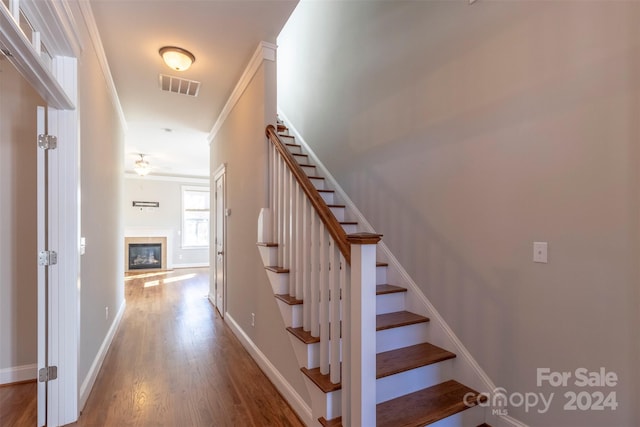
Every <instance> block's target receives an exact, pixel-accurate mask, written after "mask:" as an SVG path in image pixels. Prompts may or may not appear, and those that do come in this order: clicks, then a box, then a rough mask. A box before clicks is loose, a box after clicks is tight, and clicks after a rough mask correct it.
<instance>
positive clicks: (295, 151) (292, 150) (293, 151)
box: [286, 139, 302, 154]
mask: <svg viewBox="0 0 640 427" xmlns="http://www.w3.org/2000/svg"><path fill="white" fill-rule="evenodd" d="M286 143H287V144H295V139H293V140H289V141H287V142H286ZM287 149H288V150H289V152H290V153H291V154H302V147H301V146H299V145H296V146H295V147H294V146H291V145H287Z"/></svg>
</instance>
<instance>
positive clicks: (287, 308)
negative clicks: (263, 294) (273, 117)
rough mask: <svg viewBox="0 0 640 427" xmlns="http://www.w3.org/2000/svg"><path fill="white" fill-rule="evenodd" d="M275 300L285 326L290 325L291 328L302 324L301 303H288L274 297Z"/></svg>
mask: <svg viewBox="0 0 640 427" xmlns="http://www.w3.org/2000/svg"><path fill="white" fill-rule="evenodd" d="M276 301H277V302H278V308H279V309H280V314H281V315H282V319H283V320H284V325H285V326H291V327H292V328H298V327H300V326H302V304H296V305H289V304H287V303H286V302H284V301H282V300H279V299H276Z"/></svg>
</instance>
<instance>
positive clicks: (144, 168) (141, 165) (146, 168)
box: [133, 154, 151, 176]
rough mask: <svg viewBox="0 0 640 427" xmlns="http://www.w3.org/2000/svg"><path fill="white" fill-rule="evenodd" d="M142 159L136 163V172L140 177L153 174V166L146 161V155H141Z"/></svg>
mask: <svg viewBox="0 0 640 427" xmlns="http://www.w3.org/2000/svg"><path fill="white" fill-rule="evenodd" d="M139 156H140V159H138V160H137V161H136V165H135V167H134V168H133V170H134V171H136V173H137V174H138V175H140V176H145V175H148V174H149V172H151V165H149V162H147V161H146V160H145V159H144V154H139Z"/></svg>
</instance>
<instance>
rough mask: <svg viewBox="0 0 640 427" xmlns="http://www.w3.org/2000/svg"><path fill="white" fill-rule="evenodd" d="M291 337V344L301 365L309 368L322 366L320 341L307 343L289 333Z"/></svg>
mask: <svg viewBox="0 0 640 427" xmlns="http://www.w3.org/2000/svg"><path fill="white" fill-rule="evenodd" d="M289 338H290V339H291V345H292V346H293V350H294V352H295V353H296V358H297V359H298V365H299V366H301V367H303V368H307V369H313V368H317V367H318V366H320V359H319V357H318V355H319V354H320V343H313V344H305V343H303V342H302V341H300V340H299V339H298V338H296V337H295V336H293V335H292V334H289Z"/></svg>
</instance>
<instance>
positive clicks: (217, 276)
mask: <svg viewBox="0 0 640 427" xmlns="http://www.w3.org/2000/svg"><path fill="white" fill-rule="evenodd" d="M226 176H227V172H226V165H224V164H223V165H222V166H221V167H220V168H218V170H217V171H216V173H215V175H214V188H215V192H214V209H213V212H214V222H213V223H214V232H213V240H214V245H213V246H214V248H215V263H214V265H215V267H214V268H215V271H214V274H213V280H212V291H213V295H214V296H215V303H214V304H215V306H216V308H217V310H218V313H220V316H222V317H223V318H224V314H225V312H226V299H225V294H226V285H227V276H226V236H227V214H228V211H227V207H226Z"/></svg>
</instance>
